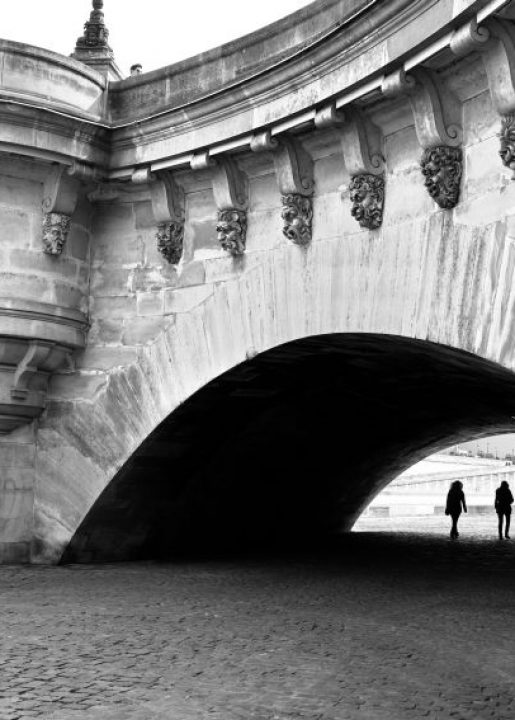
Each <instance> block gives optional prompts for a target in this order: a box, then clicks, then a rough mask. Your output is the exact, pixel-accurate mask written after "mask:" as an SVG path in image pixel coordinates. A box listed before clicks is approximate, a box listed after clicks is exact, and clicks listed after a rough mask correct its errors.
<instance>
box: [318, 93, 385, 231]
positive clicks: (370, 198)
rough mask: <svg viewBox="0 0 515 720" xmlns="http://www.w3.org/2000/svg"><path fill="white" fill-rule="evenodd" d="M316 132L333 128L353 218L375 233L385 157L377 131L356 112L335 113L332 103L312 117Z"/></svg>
mask: <svg viewBox="0 0 515 720" xmlns="http://www.w3.org/2000/svg"><path fill="white" fill-rule="evenodd" d="M315 125H316V126H317V127H319V128H322V127H331V126H332V127H334V128H335V129H337V131H338V133H339V134H340V142H341V147H342V152H343V157H344V159H345V166H346V168H347V170H348V172H349V174H350V176H351V182H350V186H349V190H350V199H351V202H352V210H351V213H352V216H353V217H354V218H355V219H356V220H357V221H358V222H359V224H360V225H361V227H364V228H367V229H368V230H376V229H377V228H379V227H380V226H381V223H382V221H383V208H384V157H383V153H382V137H381V131H380V130H379V128H378V127H377V126H376V125H374V124H373V123H372V122H370V120H369V119H368V118H367V117H366V116H365V115H364V114H363V113H362V112H361V111H360V110H359V109H357V108H351V107H348V108H345V110H344V111H343V112H341V111H340V112H338V111H337V110H336V106H335V105H334V103H333V104H332V105H328V106H326V107H325V108H322V109H321V110H319V111H318V112H317V114H316V116H315Z"/></svg>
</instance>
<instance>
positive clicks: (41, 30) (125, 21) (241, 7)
mask: <svg viewBox="0 0 515 720" xmlns="http://www.w3.org/2000/svg"><path fill="white" fill-rule="evenodd" d="M309 2H310V0H257V2H251V1H250V0H105V1H104V14H105V20H106V24H107V27H108V28H109V31H110V36H109V43H110V45H111V47H112V48H113V50H114V52H115V59H116V61H117V63H118V65H119V66H120V68H121V70H122V71H123V72H124V73H126V74H128V72H129V67H130V66H131V65H133V64H134V63H136V62H139V63H141V64H142V65H143V71H144V72H145V71H148V70H154V69H155V68H159V67H162V66H164V65H170V64H171V63H173V62H177V61H178V60H183V59H184V58H187V57H190V56H191V55H196V54H197V53H199V52H202V51H204V50H208V49H209V48H212V47H216V46H218V45H221V44H223V43H225V42H227V41H229V40H233V39H235V38H237V37H240V36H241V35H245V34H246V33H249V32H252V31H254V30H257V29H258V28H259V27H262V26H263V25H267V24H268V23H271V22H274V21H275V20H278V19H279V18H281V17H284V16H285V15H288V14H289V13H291V12H294V11H295V10H298V9H299V8H301V7H304V6H305V5H309ZM4 5H5V7H3V6H4ZM90 12H91V0H15V2H12V1H11V0H9V1H7V0H3V2H2V26H1V28H0V37H2V38H4V39H7V40H16V41H17V42H24V43H27V44H29V45H37V46H39V47H44V48H47V49H48V50H54V51H55V52H59V53H61V54H63V55H70V53H72V52H73V49H74V47H75V42H76V40H77V38H78V37H79V36H80V35H82V31H83V26H84V23H85V21H86V20H87V19H88V18H89V14H90Z"/></svg>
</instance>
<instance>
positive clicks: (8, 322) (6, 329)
mask: <svg viewBox="0 0 515 720" xmlns="http://www.w3.org/2000/svg"><path fill="white" fill-rule="evenodd" d="M88 327H89V323H88V320H87V318H86V316H85V315H84V314H83V313H82V312H80V311H79V310H73V309H71V308H65V307H60V306H58V305H51V304H49V303H43V302H35V301H33V300H25V299H21V298H20V299H18V298H5V297H0V336H3V337H6V336H8V337H11V338H17V337H20V338H25V337H27V336H28V337H32V338H40V339H44V340H46V341H51V342H55V343H59V344H61V345H64V346H66V347H69V348H72V349H75V348H82V347H84V345H85V336H86V332H87V330H88ZM28 328H30V332H29V333H27V329H28Z"/></svg>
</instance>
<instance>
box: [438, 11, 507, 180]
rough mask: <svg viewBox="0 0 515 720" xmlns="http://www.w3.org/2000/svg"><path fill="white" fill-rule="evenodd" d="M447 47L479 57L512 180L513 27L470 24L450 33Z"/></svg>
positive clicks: (496, 21)
mask: <svg viewBox="0 0 515 720" xmlns="http://www.w3.org/2000/svg"><path fill="white" fill-rule="evenodd" d="M450 45H451V50H452V52H453V53H454V54H455V55H458V56H461V55H465V54H467V53H468V52H471V51H473V50H476V51H478V52H480V53H481V56H482V58H483V62H484V65H485V70H486V75H487V78H488V87H489V89H490V96H491V98H492V104H493V106H494V107H495V109H496V110H497V112H498V113H499V114H500V115H501V117H502V124H501V132H500V133H499V137H500V139H501V148H500V151H499V154H500V156H501V159H502V162H503V164H504V165H505V166H506V167H508V168H510V169H511V170H513V173H514V174H513V177H514V179H515V24H514V23H513V22H510V21H509V20H499V19H497V18H491V19H489V20H487V21H486V22H485V23H484V25H481V26H479V27H478V25H477V22H476V21H475V20H473V21H471V22H469V23H468V24H467V25H465V27H463V28H460V29H459V30H457V31H456V32H455V33H454V35H453V37H452V39H451V43H450Z"/></svg>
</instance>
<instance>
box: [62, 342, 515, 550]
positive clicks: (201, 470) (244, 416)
mask: <svg viewBox="0 0 515 720" xmlns="http://www.w3.org/2000/svg"><path fill="white" fill-rule="evenodd" d="M514 412H515V376H514V375H513V373H512V372H511V371H508V370H506V369H504V368H502V367H500V366H499V365H496V364H494V363H492V362H490V361H487V360H484V359H482V358H479V357H477V356H474V355H472V354H469V353H466V352H463V351H459V350H455V349H453V348H449V347H446V346H443V345H438V344H435V343H430V342H427V341H419V340H413V339H408V338H402V337H399V336H393V335H380V334H352V333H351V334H345V333H342V334H328V335H319V336H314V337H310V338H305V339H302V340H298V341H293V342H290V343H287V344H284V345H281V346H279V347H276V348H274V349H272V350H269V351H267V352H264V353H262V354H260V355H258V356H256V357H254V358H252V359H250V360H248V361H246V362H244V363H242V364H240V365H238V366H236V367H235V368H233V369H232V370H230V371H227V372H226V373H223V374H222V375H220V376H219V377H217V378H216V379H214V380H213V381H211V382H210V383H208V384H207V385H206V386H205V387H203V388H202V389H201V390H199V391H198V392H196V393H195V394H193V395H192V396H191V397H190V398H189V399H188V400H187V401H186V402H185V403H183V404H182V405H181V406H180V407H179V408H178V409H177V410H175V411H174V412H172V413H171V414H170V415H169V416H168V417H167V418H166V419H165V420H164V421H163V422H162V423H161V424H160V425H159V426H158V428H157V429H156V430H154V431H153V432H152V433H151V434H150V436H149V437H148V438H147V439H146V440H145V441H144V442H143V443H142V445H141V446H140V447H139V448H138V449H137V450H136V452H135V453H134V454H133V456H132V457H131V458H130V459H129V461H128V462H127V463H126V464H125V465H124V467H123V468H122V469H121V470H120V471H119V472H118V473H117V474H116V476H115V477H114V479H113V480H112V481H111V483H110V484H109V485H108V486H107V488H106V489H105V491H104V492H103V493H102V494H101V495H100V497H99V498H98V500H97V501H96V502H95V503H94V504H93V506H92V508H91V510H90V511H89V513H88V514H87V516H86V517H85V519H84V520H83V522H82V524H81V525H80V527H79V529H78V531H77V532H76V533H75V535H74V537H73V539H72V541H71V543H70V545H69V547H68V548H67V551H66V552H65V554H64V560H65V561H91V560H93V561H98V560H118V559H130V558H151V557H167V556H169V555H170V554H174V553H180V552H185V551H191V550H192V549H202V550H203V551H205V550H206V549H212V548H213V547H219V546H222V547H233V548H234V547H242V546H245V545H247V544H250V545H251V546H257V547H263V546H267V545H269V544H273V545H274V546H276V545H277V544H280V543H283V542H285V541H286V542H288V543H290V542H292V541H293V542H296V543H300V542H306V541H307V542H313V541H316V540H318V539H320V538H323V537H325V536H327V535H328V534H332V533H337V532H340V531H342V530H348V529H349V528H350V527H351V526H352V524H353V522H354V521H355V520H356V518H357V517H358V516H359V514H360V512H361V511H362V510H363V508H364V506H365V505H366V504H367V503H368V502H369V501H370V499H371V497H372V496H373V495H375V494H376V493H377V492H379V491H380V490H381V489H382V488H383V487H384V486H385V485H386V484H387V483H388V482H390V481H391V480H392V479H393V478H394V477H395V476H396V475H398V474H399V473H400V472H402V470H404V469H405V468H406V467H408V466H409V465H411V464H412V463H414V462H416V461H418V460H419V459H421V458H422V457H424V456H426V455H427V454H429V453H431V452H434V451H436V450H438V449H441V448H442V447H445V446H446V445H449V444H451V443H454V442H457V441H462V440H468V439H472V438H475V437H480V436H483V435H487V434H493V433H497V432H508V431H510V430H512V429H513V423H514V420H513V416H512V413H514Z"/></svg>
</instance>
